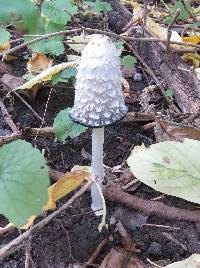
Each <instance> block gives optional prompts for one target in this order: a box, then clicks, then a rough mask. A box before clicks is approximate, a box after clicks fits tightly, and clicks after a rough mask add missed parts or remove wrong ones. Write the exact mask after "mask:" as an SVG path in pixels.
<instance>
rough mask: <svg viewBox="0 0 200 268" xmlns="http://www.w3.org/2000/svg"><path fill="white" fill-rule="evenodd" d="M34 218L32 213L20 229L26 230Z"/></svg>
mask: <svg viewBox="0 0 200 268" xmlns="http://www.w3.org/2000/svg"><path fill="white" fill-rule="evenodd" d="M35 219H36V216H35V215H32V216H31V217H30V218H29V219H28V221H27V223H26V224H24V225H23V226H22V227H20V229H22V230H27V229H28V228H29V227H30V226H31V225H32V224H33V223H34V220H35Z"/></svg>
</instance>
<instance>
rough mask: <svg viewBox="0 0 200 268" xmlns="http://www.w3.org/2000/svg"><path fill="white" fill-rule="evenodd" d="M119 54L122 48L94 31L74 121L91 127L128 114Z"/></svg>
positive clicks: (79, 75) (80, 71)
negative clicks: (119, 48)
mask: <svg viewBox="0 0 200 268" xmlns="http://www.w3.org/2000/svg"><path fill="white" fill-rule="evenodd" d="M119 55H120V52H119V50H118V49H117V48H116V47H115V45H114V44H113V43H112V41H111V40H110V38H109V37H107V36H104V35H94V36H93V37H92V39H91V40H90V42H89V43H88V45H87V46H86V47H85V49H84V50H83V53H82V56H81V60H80V64H79V66H78V73H77V76H76V85H75V88H76V92H75V101H74V107H73V109H72V110H71V112H70V117H71V118H72V120H73V121H75V122H77V123H79V124H82V125H85V126H88V127H103V126H107V125H112V124H113V123H115V122H116V121H118V120H120V119H121V118H122V117H124V116H125V115H126V113H127V107H126V106H125V103H124V98H123V94H122V85H121V71H120V59H119Z"/></svg>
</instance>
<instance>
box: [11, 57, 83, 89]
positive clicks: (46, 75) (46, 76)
mask: <svg viewBox="0 0 200 268" xmlns="http://www.w3.org/2000/svg"><path fill="white" fill-rule="evenodd" d="M77 63H78V62H77V61H73V62H64V63H61V64H58V65H54V66H53V67H50V68H48V69H47V70H45V71H43V72H41V73H40V74H38V75H37V76H35V77H34V78H33V79H31V80H29V81H28V82H26V83H25V84H23V85H21V86H19V87H17V88H16V89H14V91H15V90H19V89H31V88H32V87H33V86H34V85H36V84H41V83H42V82H45V81H48V80H51V78H52V76H53V75H54V74H57V73H59V72H60V71H63V70H64V69H67V68H71V67H74V66H75V65H76V64H77Z"/></svg>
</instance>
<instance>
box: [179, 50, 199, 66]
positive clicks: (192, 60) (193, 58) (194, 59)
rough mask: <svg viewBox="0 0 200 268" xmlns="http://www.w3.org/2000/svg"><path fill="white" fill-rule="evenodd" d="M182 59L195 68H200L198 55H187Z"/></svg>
mask: <svg viewBox="0 0 200 268" xmlns="http://www.w3.org/2000/svg"><path fill="white" fill-rule="evenodd" d="M181 58H182V59H183V60H184V61H185V62H187V63H189V64H190V65H192V66H194V67H195V68H198V67H199V66H200V64H199V63H200V56H199V55H198V53H185V54H184V55H183V56H182V57H181Z"/></svg>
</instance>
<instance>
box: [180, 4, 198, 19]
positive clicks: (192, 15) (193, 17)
mask: <svg viewBox="0 0 200 268" xmlns="http://www.w3.org/2000/svg"><path fill="white" fill-rule="evenodd" d="M181 3H182V5H183V7H184V9H185V10H186V11H187V13H188V14H189V15H190V18H192V19H193V21H195V22H196V21H198V20H197V18H196V17H195V16H194V14H192V12H191V11H190V10H189V8H188V7H187V6H186V3H185V1H184V0H181Z"/></svg>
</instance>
